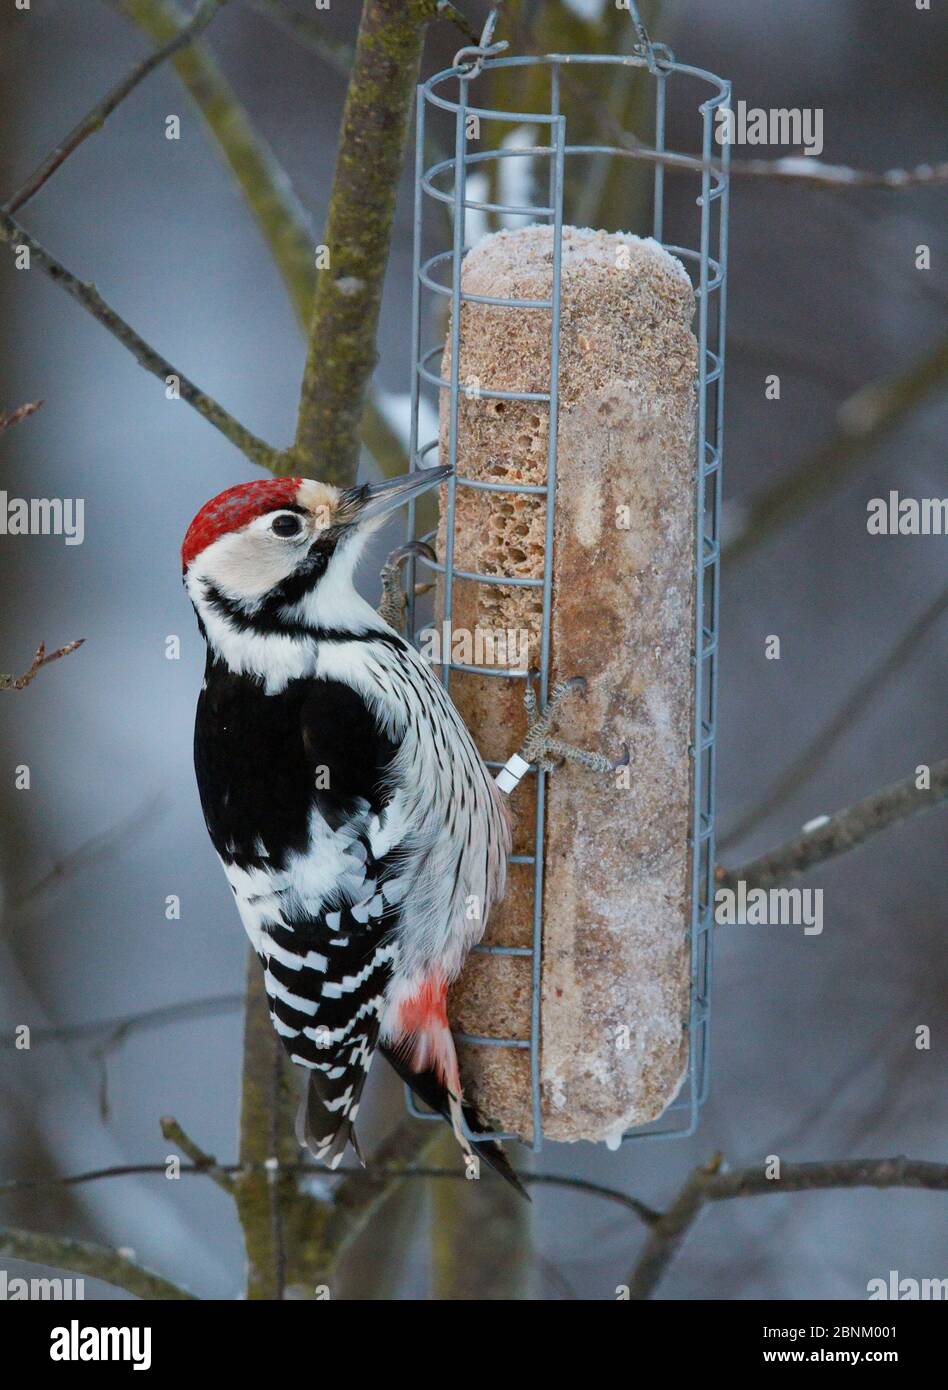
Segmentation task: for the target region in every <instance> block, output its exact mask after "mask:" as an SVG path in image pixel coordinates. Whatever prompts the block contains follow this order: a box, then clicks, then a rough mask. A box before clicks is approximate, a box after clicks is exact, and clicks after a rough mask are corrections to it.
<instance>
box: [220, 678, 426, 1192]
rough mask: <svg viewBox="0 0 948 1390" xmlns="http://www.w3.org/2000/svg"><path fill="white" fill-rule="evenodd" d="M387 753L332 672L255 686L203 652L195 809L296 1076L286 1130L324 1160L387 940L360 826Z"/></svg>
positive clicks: (381, 781)
mask: <svg viewBox="0 0 948 1390" xmlns="http://www.w3.org/2000/svg"><path fill="white" fill-rule="evenodd" d="M396 751H397V750H396V745H395V744H393V743H392V741H391V740H390V739H389V738H388V737H387V736H386V735H385V734H384V733H383V732H382V731H381V730H380V729H379V727H378V724H377V721H376V720H375V718H374V717H373V715H372V713H371V711H370V710H369V709H368V708H367V706H366V704H365V702H364V701H363V700H362V698H361V696H360V695H359V694H358V693H357V692H356V691H355V690H353V689H352V687H351V686H349V685H347V684H345V683H343V682H339V681H331V680H311V679H306V680H297V681H291V682H289V683H288V684H287V686H286V687H285V688H284V689H283V690H282V691H280V692H279V693H276V694H267V693H266V691H265V690H264V689H263V687H262V686H261V685H260V683H259V682H257V681H255V680H253V679H252V678H247V677H243V676H240V675H235V674H234V673H232V672H230V671H229V670H228V669H227V668H226V667H224V666H222V665H221V664H220V663H217V662H214V661H211V662H210V663H209V666H208V673H207V678H206V684H205V689H204V691H203V692H202V696H201V700H200V702H199V707H198V718H197V724H196V728H195V765H196V769H197V775H198V784H199V788H200V792H201V801H202V805H203V807H204V813H205V818H206V820H207V824H208V829H209V831H210V833H211V838H212V840H213V842H214V845H215V848H216V849H217V852H218V854H219V855H220V858H221V861H222V863H223V865H224V869H225V872H226V874H227V877H228V879H229V881H230V884H231V887H232V889H233V892H234V896H235V899H236V901H237V905H238V908H239V910H240V914H241V917H242V919H243V922H244V926H245V927H246V930H247V933H248V935H249V937H250V940H251V943H252V945H253V947H254V950H255V951H256V953H257V956H258V958H259V960H260V962H261V965H262V966H263V968H264V972H265V981H266V990H267V997H268V1000H269V1005H270V1015H271V1018H272V1021H273V1025H274V1028H275V1029H276V1031H277V1033H278V1034H279V1035H280V1038H281V1040H282V1042H283V1045H284V1047H285V1048H286V1050H287V1052H288V1054H289V1056H290V1057H291V1059H292V1060H293V1061H294V1062H297V1063H299V1064H300V1065H302V1066H303V1067H305V1068H306V1069H307V1071H308V1073H309V1080H308V1084H307V1093H306V1096H305V1098H304V1102H303V1105H302V1106H301V1109H300V1115H299V1121H298V1133H299V1137H300V1140H301V1142H303V1143H306V1144H307V1145H308V1146H309V1147H310V1148H311V1150H312V1151H313V1153H314V1154H315V1155H316V1156H317V1157H319V1158H320V1159H322V1160H323V1161H325V1162H328V1163H330V1164H334V1163H337V1162H338V1161H339V1160H340V1159H341V1157H342V1154H343V1152H344V1150H345V1146H346V1143H347V1141H348V1139H349V1137H350V1134H351V1130H352V1123H353V1121H354V1119H355V1116H356V1112H357V1110H358V1104H359V1097H360V1095H361V1092H362V1087H363V1085H364V1083H365V1077H366V1074H367V1071H368V1068H369V1064H370V1063H371V1060H372V1057H373V1055H374V1052H375V1048H376V1044H377V1041H378V1035H379V1027H380V1022H381V1017H382V1013H383V1010H384V1007H385V991H386V987H387V985H388V982H389V979H390V978H391V971H392V963H393V960H394V959H395V953H396V949H397V948H396V947H395V945H394V944H393V942H392V939H391V932H392V928H393V926H394V925H395V923H396V921H397V917H398V912H399V908H398V905H397V903H396V902H394V901H393V900H391V899H390V898H388V897H387V895H386V887H387V885H386V879H390V878H391V862H390V860H391V856H389V855H384V856H380V857H377V856H376V855H375V854H374V853H373V849H372V844H371V841H370V833H369V832H370V827H372V826H373V825H377V824H378V817H379V816H380V815H382V814H384V810H385V806H386V803H387V798H388V792H387V790H386V773H387V770H388V767H389V764H390V762H391V759H392V757H393V756H394V753H395V752H396ZM395 852H396V853H397V846H396V847H395Z"/></svg>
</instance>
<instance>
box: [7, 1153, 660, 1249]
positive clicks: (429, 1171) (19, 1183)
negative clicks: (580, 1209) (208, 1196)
mask: <svg viewBox="0 0 948 1390" xmlns="http://www.w3.org/2000/svg"><path fill="white" fill-rule="evenodd" d="M445 1132H446V1131H445ZM202 1159H203V1160H205V1161H202V1163H201V1164H197V1163H190V1164H186V1163H182V1165H181V1169H180V1172H181V1175H182V1176H188V1177H206V1176H207V1171H208V1170H207V1163H206V1155H204V1156H202ZM217 1166H218V1168H219V1170H220V1172H221V1173H223V1174H224V1175H225V1176H227V1177H240V1176H242V1175H244V1174H246V1173H247V1172H248V1169H247V1168H246V1167H245V1166H244V1165H243V1164H241V1163H222V1164H218V1165H217ZM250 1171H256V1172H259V1173H270V1174H272V1173H274V1172H277V1171H279V1169H278V1168H276V1169H275V1168H274V1165H273V1164H271V1163H261V1164H257V1165H255V1166H254V1167H253V1168H252V1169H251V1170H250ZM286 1171H287V1172H288V1173H289V1174H290V1175H291V1176H292V1177H294V1178H297V1177H299V1176H300V1175H306V1176H307V1177H312V1176H316V1177H320V1178H325V1179H326V1180H327V1182H328V1181H329V1180H330V1179H342V1178H363V1177H365V1176H366V1174H368V1175H369V1176H371V1177H378V1178H392V1177H394V1178H398V1180H399V1182H402V1181H405V1182H407V1181H409V1179H412V1178H431V1179H432V1180H433V1181H446V1182H469V1181H470V1179H469V1178H468V1176H467V1173H466V1171H465V1170H464V1169H463V1168H461V1167H454V1168H439V1167H427V1166H422V1165H419V1164H410V1165H409V1166H408V1167H405V1166H404V1165H403V1164H396V1165H395V1166H394V1167H391V1168H380V1167H378V1166H377V1165H376V1164H375V1163H370V1164H369V1166H368V1168H356V1167H354V1166H346V1165H343V1166H341V1167H339V1168H336V1169H334V1170H333V1171H332V1172H330V1171H329V1170H328V1169H327V1168H324V1167H322V1166H321V1165H320V1164H317V1163H291V1164H290V1165H289V1166H288V1168H287V1169H286ZM167 1175H168V1167H167V1164H164V1163H130V1164H119V1165H116V1166H115V1167H112V1168H92V1169H89V1170H88V1171H87V1172H85V1173H70V1174H67V1175H66V1176H63V1177H57V1176H55V1175H54V1176H50V1177H42V1178H8V1179H6V1180H0V1196H5V1195H7V1194H13V1193H19V1192H37V1191H42V1190H43V1189H44V1188H50V1187H81V1186H83V1185H84V1184H85V1183H90V1182H103V1181H106V1180H109V1179H111V1178H140V1177H167ZM517 1176H518V1177H519V1178H520V1180H521V1182H522V1183H524V1185H525V1186H527V1187H558V1188H562V1189H563V1190H564V1191H567V1192H579V1193H582V1194H583V1195H584V1196H589V1197H600V1198H602V1200H603V1201H606V1202H612V1203H613V1204H614V1205H616V1206H620V1207H624V1208H625V1209H626V1211H630V1212H632V1214H633V1215H634V1216H636V1217H637V1218H638V1219H639V1220H640V1221H641V1222H643V1223H644V1224H645V1225H646V1226H651V1225H653V1224H654V1223H655V1222H656V1221H658V1219H659V1218H660V1216H661V1212H658V1211H653V1210H652V1208H651V1207H648V1206H646V1205H645V1203H644V1202H640V1201H639V1200H638V1198H636V1197H632V1196H630V1195H629V1194H628V1193H627V1192H620V1191H619V1189H618V1188H614V1187H606V1186H604V1185H603V1184H602V1183H598V1182H592V1181H590V1180H589V1179H587V1178H579V1177H573V1176H571V1175H570V1174H568V1173H518V1175H517Z"/></svg>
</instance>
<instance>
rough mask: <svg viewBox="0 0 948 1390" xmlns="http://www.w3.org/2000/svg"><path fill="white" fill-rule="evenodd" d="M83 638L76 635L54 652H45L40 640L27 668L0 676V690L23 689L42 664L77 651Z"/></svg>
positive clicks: (44, 646) (41, 667) (40, 668)
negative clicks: (20, 672)
mask: <svg viewBox="0 0 948 1390" xmlns="http://www.w3.org/2000/svg"><path fill="white" fill-rule="evenodd" d="M85 640H86V639H85V638H84V637H77V638H76V640H75V641H74V642H67V643H66V645H65V646H64V647H58V648H57V649H56V651H54V652H47V650H46V644H45V643H44V642H40V644H39V646H38V647H37V648H36V655H35V656H34V657H33V660H32V662H31V664H30V668H29V670H28V671H24V672H23V674H22V676H0V690H25V689H26V687H27V686H28V685H29V684H30V683H31V681H33V680H34V679H35V677H36V675H37V673H38V672H39V671H41V670H42V669H43V667H44V666H48V665H49V664H50V662H52V661H58V660H59V658H60V657H61V656H69V654H70V652H74V651H77V650H78V649H79V648H80V647H81V646H82V644H83V642H84V641H85Z"/></svg>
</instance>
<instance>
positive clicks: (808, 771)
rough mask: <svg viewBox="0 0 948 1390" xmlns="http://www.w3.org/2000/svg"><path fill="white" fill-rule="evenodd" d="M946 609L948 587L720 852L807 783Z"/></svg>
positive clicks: (721, 843)
mask: <svg viewBox="0 0 948 1390" xmlns="http://www.w3.org/2000/svg"><path fill="white" fill-rule="evenodd" d="M945 612H948V589H943V590H942V591H941V593H940V594H939V595H938V597H937V598H936V599H935V602H934V603H932V604H929V606H928V607H927V608H926V609H925V611H924V613H922V614H921V615H920V616H919V617H918V618H916V620H915V622H914V623H912V625H911V627H910V628H909V629H908V631H907V632H905V633H904V634H903V635H902V636H901V637H900V638H899V640H898V642H896V644H895V646H894V647H893V648H892V650H891V651H890V652H888V653H887V654H886V656H885V658H884V659H883V660H882V661H881V662H880V663H879V664H878V666H875V667H874V668H873V669H872V670H871V671H870V672H869V673H868V674H867V675H866V676H864V677H863V679H862V680H861V681H860V682H859V684H858V685H857V686H856V687H855V689H854V690H853V691H852V693H851V694H850V695H849V696H848V697H847V699H846V700H844V701H843V703H842V704H841V705H840V707H839V709H838V710H837V711H836V713H835V714H834V715H833V717H832V718H831V719H830V720H829V721H828V722H827V723H826V724H824V726H823V728H822V729H820V731H819V732H818V733H817V734H816V736H815V738H813V739H811V740H810V742H809V743H808V744H807V745H806V748H805V749H804V750H803V752H802V753H801V754H800V756H799V757H798V758H797V759H796V760H795V761H794V762H793V763H792V764H791V766H790V767H788V768H787V770H786V772H784V773H782V774H781V775H780V776H779V777H778V778H776V780H775V781H774V782H773V783H772V784H771V786H770V787H769V788H768V789H767V791H766V792H765V793H764V795H763V796H762V797H761V799H760V800H759V801H758V802H757V803H756V804H755V805H754V806H752V807H751V808H750V810H749V811H747V812H745V814H744V815H743V816H742V817H741V819H740V820H739V821H738V822H737V824H736V825H735V826H734V827H733V829H731V830H729V831H728V832H727V834H726V835H724V836H722V837H721V838H720V839H719V840H718V842H717V847H718V851H719V852H720V851H721V850H724V849H728V848H729V847H730V846H731V845H734V844H737V843H739V842H740V841H741V840H743V838H744V836H745V835H747V834H748V833H749V832H750V831H751V830H752V829H753V828H754V826H755V825H757V824H759V823H760V822H761V821H762V820H765V819H766V818H767V817H768V816H769V815H770V814H771V813H772V812H773V811H775V810H776V809H777V808H778V807H779V806H781V805H782V804H783V803H784V802H785V801H786V800H787V798H788V797H790V796H792V795H793V794H794V792H796V791H798V790H799V789H800V787H801V786H804V785H805V784H806V782H807V781H808V780H809V779H810V777H812V776H813V774H814V773H815V772H817V771H818V770H819V768H820V767H822V765H823V763H824V762H825V761H826V758H827V756H828V755H829V753H830V751H831V749H832V748H833V747H834V745H835V744H836V743H837V741H838V740H839V739H840V738H842V737H843V735H844V734H847V733H849V731H850V730H851V729H852V728H853V727H854V725H855V724H856V723H857V721H858V720H859V718H860V716H861V715H862V713H863V711H864V710H865V709H866V707H867V706H868V705H869V704H870V703H871V702H872V700H873V699H874V697H875V696H876V694H877V693H878V692H879V691H880V690H881V689H882V687H883V686H884V685H885V683H886V682H887V681H888V679H889V677H890V676H893V675H895V674H896V673H897V672H898V671H900V670H901V669H902V667H903V666H904V665H905V663H906V661H907V660H908V659H909V657H910V656H911V654H912V652H913V651H914V650H915V648H916V647H917V646H918V644H919V643H920V642H921V641H922V640H923V639H924V638H926V637H927V636H928V634H929V632H930V631H931V629H932V628H933V627H934V626H935V624H936V623H937V622H938V620H939V619H940V618H941V617H942V615H943V614H944V613H945Z"/></svg>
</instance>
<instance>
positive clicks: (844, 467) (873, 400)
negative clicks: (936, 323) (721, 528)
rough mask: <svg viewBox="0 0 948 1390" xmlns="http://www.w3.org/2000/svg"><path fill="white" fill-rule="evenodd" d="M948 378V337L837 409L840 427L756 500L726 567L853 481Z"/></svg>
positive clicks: (729, 546)
mask: <svg viewBox="0 0 948 1390" xmlns="http://www.w3.org/2000/svg"><path fill="white" fill-rule="evenodd" d="M946 379H948V339H942V341H941V342H939V343H937V344H936V345H935V347H934V348H933V349H932V350H931V351H930V352H929V353H927V354H926V355H925V356H924V357H922V358H920V359H919V360H918V361H917V362H915V363H913V365H912V366H911V367H909V368H908V370H907V371H905V372H902V373H900V374H899V375H898V376H893V377H885V378H884V379H882V380H881V381H873V382H869V383H868V385H866V386H863V387H861V388H860V389H859V390H858V391H856V392H854V393H853V394H852V395H851V396H850V397H849V398H848V399H847V400H845V401H844V402H843V404H842V405H841V406H840V407H839V410H838V411H837V426H838V427H837V431H836V433H835V434H834V435H833V436H832V438H830V439H828V440H827V442H826V443H825V444H823V445H822V446H821V447H820V448H818V449H817V450H816V452H815V453H814V454H812V455H811V456H810V457H809V458H808V459H806V460H804V462H803V463H801V464H799V465H798V466H797V467H796V468H794V469H793V471H792V472H791V473H789V474H788V475H787V476H786V477H785V478H782V479H781V480H780V481H779V482H777V483H775V484H774V486H773V487H771V488H769V489H768V490H767V491H766V492H764V493H762V494H761V495H760V496H759V497H757V498H755V499H754V500H753V501H752V502H751V504H750V506H749V507H748V509H747V513H746V516H745V517H744V518H743V523H742V526H741V529H740V532H739V533H738V534H737V535H736V536H734V537H733V539H731V540H729V541H728V542H727V543H726V544H725V545H724V546H723V547H722V550H721V560H722V563H723V564H724V565H725V566H729V565H733V563H734V561H735V560H738V559H744V558H745V557H746V556H747V555H749V554H750V553H751V552H752V551H754V550H756V549H757V548H758V547H759V546H761V545H763V544H764V543H765V542H766V541H769V540H771V539H772V538H773V537H774V535H776V534H777V533H778V532H779V531H782V530H783V528H784V527H785V526H787V525H789V523H790V522H791V521H794V520H795V519H796V518H797V517H798V516H800V515H801V513H802V512H803V511H804V510H806V508H808V507H810V506H811V505H812V504H813V503H814V502H815V501H816V500H817V499H818V498H820V497H823V496H825V495H826V494H827V493H830V492H833V491H835V490H836V489H837V488H839V487H841V486H842V485H843V484H844V483H845V482H847V481H848V479H849V478H850V476H851V475H852V474H853V473H854V471H855V470H856V468H857V467H858V466H859V464H860V463H861V462H862V461H863V460H864V459H865V457H866V455H867V453H868V451H869V449H870V448H871V447H873V446H874V445H875V444H877V443H878V442H879V441H880V440H881V439H883V438H884V437H885V435H887V434H888V433H889V431H890V430H892V429H894V428H895V427H896V426H897V425H899V424H901V423H902V422H903V420H905V419H907V418H908V417H909V416H910V415H911V413H912V411H913V410H915V409H917V408H918V406H920V405H921V404H922V403H923V402H924V401H925V400H927V398H928V397H929V396H930V395H932V394H933V393H934V392H936V391H938V390H940V389H941V388H942V387H943V385H944V383H945V381H946Z"/></svg>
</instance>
